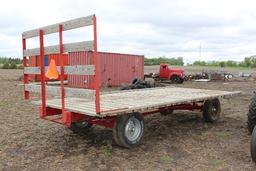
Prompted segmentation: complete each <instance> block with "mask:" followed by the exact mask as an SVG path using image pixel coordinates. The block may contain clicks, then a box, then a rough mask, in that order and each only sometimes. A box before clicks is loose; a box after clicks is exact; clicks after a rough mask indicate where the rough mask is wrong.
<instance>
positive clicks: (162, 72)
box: [159, 64, 184, 84]
mask: <svg viewBox="0 0 256 171" xmlns="http://www.w3.org/2000/svg"><path fill="white" fill-rule="evenodd" d="M159 79H161V80H165V79H167V80H172V81H173V82H176V83H179V84H182V83H183V81H184V70H183V69H180V68H169V65H168V64H160V69H159Z"/></svg>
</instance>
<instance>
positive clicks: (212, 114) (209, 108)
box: [203, 99, 221, 122]
mask: <svg viewBox="0 0 256 171" xmlns="http://www.w3.org/2000/svg"><path fill="white" fill-rule="evenodd" d="M220 112H221V107H220V101H219V99H212V100H206V101H205V102H204V105H203V118H204V120H205V121H206V122H216V121H218V120H219V119H220Z"/></svg>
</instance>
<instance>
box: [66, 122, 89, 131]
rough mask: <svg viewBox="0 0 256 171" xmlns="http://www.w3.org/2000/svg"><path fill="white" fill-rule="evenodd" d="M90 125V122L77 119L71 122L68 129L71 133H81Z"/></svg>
mask: <svg viewBox="0 0 256 171" xmlns="http://www.w3.org/2000/svg"><path fill="white" fill-rule="evenodd" d="M91 127H92V124H90V123H88V122H86V121H78V122H72V123H71V126H70V127H69V129H70V130H71V131H72V132H73V133H83V132H86V131H87V130H88V129H90V128H91Z"/></svg>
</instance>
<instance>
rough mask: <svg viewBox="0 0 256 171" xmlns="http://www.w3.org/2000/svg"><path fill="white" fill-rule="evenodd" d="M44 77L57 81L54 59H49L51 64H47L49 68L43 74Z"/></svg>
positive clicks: (57, 74) (57, 75)
mask: <svg viewBox="0 0 256 171" xmlns="http://www.w3.org/2000/svg"><path fill="white" fill-rule="evenodd" d="M45 76H46V77H47V78H49V79H57V78H59V73H58V70H57V67H56V63H55V60H54V59H51V62H50V64H49V68H48V70H47V72H46V73H45Z"/></svg>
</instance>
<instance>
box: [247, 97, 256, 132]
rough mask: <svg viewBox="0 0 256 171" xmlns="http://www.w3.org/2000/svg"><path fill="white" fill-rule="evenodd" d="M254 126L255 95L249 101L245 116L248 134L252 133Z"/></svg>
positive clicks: (255, 119)
mask: <svg viewBox="0 0 256 171" xmlns="http://www.w3.org/2000/svg"><path fill="white" fill-rule="evenodd" d="M255 125H256V94H254V96H253V97H252V99H251V103H250V105H249V112H248V114H247V128H248V131H249V132H250V133H252V131H253V128H254V127H255Z"/></svg>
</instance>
